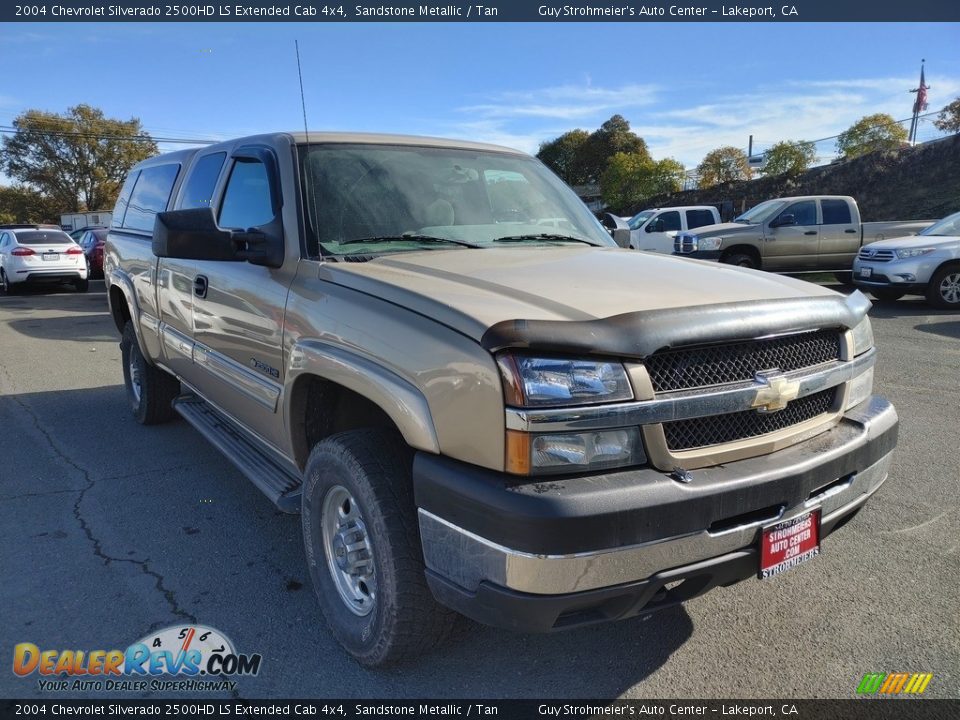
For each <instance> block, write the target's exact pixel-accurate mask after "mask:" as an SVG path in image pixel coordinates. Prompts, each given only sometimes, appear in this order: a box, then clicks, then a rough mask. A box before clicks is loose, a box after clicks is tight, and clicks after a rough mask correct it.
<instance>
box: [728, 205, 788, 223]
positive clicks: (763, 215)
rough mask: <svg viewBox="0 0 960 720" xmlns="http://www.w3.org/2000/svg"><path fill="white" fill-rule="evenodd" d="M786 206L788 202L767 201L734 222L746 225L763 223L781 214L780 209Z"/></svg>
mask: <svg viewBox="0 0 960 720" xmlns="http://www.w3.org/2000/svg"><path fill="white" fill-rule="evenodd" d="M784 205H786V200H767V201H766V202H762V203H760V204H759V205H755V206H754V207H752V208H750V209H749V210H747V211H746V212H745V213H744V214H743V215H740V216H739V217H735V218H734V219H733V221H734V222H737V223H743V224H745V225H756V224H757V223H763V222H766V221H767V220H769V219H770V218H772V217H773V216H774V215H776V214H777V213H778V212H780V208H782V207H783V206H784Z"/></svg>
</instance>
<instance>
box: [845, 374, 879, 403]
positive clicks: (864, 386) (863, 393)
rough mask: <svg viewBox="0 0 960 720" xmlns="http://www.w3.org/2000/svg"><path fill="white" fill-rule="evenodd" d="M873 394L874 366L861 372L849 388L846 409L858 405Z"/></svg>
mask: <svg viewBox="0 0 960 720" xmlns="http://www.w3.org/2000/svg"><path fill="white" fill-rule="evenodd" d="M872 394H873V368H870V369H869V370H867V371H866V372H863V373H860V374H859V375H857V377H855V378H854V379H853V380H851V381H850V384H849V386H848V388H847V406H846V407H845V408H844V410H849V409H850V408H852V407H856V406H857V405H859V404H860V403H862V402H863V401H864V400H866V399H867V398H868V397H870V395H872Z"/></svg>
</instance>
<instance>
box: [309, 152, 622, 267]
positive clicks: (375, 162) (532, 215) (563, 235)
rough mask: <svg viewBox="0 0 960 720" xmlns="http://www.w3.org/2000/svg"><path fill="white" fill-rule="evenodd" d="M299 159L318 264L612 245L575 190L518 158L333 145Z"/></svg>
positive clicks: (534, 163)
mask: <svg viewBox="0 0 960 720" xmlns="http://www.w3.org/2000/svg"><path fill="white" fill-rule="evenodd" d="M299 150H300V153H299V155H300V164H301V168H300V170H301V182H302V184H303V187H304V195H305V202H304V205H305V208H306V214H307V217H308V220H307V225H308V231H309V232H308V237H309V236H311V235H312V238H311V243H312V247H311V248H310V250H311V254H314V255H316V254H324V255H371V254H377V253H381V252H397V251H402V250H458V249H460V250H462V249H463V248H465V247H466V248H471V247H489V246H496V247H513V246H516V245H526V244H541V245H560V244H564V245H570V246H571V247H575V246H576V245H579V244H581V243H583V242H586V243H589V244H591V245H603V246H613V245H614V243H613V241H612V239H611V238H610V236H609V235H608V234H607V233H606V231H605V230H604V229H603V226H602V225H600V223H599V222H598V221H597V220H596V218H594V217H593V215H591V214H590V211H589V210H587V207H586V206H585V205H584V204H583V202H582V201H581V200H580V199H579V198H578V197H577V196H576V195H575V194H574V193H573V191H572V190H570V189H569V188H568V187H567V186H566V185H564V184H563V183H562V182H561V181H560V180H559V179H558V178H557V177H556V176H554V175H553V174H552V173H551V172H550V171H549V170H547V169H546V168H545V167H544V166H543V165H541V164H540V163H539V162H538V161H536V160H534V159H533V158H530V157H527V156H524V155H519V154H518V155H514V154H510V153H505V152H504V153H500V152H494V151H478V150H472V149H462V148H444V147H437V148H435V147H420V146H405V145H381V144H337V143H330V144H310V145H309V146H307V145H301V146H300V148H299ZM444 241H446V242H444ZM318 246H319V247H318Z"/></svg>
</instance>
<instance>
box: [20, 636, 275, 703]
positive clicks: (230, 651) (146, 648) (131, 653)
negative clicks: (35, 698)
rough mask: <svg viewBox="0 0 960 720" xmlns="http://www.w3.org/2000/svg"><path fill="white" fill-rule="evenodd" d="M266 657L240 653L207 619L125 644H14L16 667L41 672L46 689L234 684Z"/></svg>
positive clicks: (182, 687) (231, 686)
mask: <svg viewBox="0 0 960 720" xmlns="http://www.w3.org/2000/svg"><path fill="white" fill-rule="evenodd" d="M261 661H262V657H261V656H260V655H259V654H252V655H245V654H243V653H238V652H237V651H236V650H235V649H234V647H233V643H232V642H231V641H230V639H229V638H228V637H227V636H226V635H224V634H223V633H222V632H220V631H219V630H216V629H214V628H211V627H207V626H205V625H187V626H183V625H175V626H171V627H168V628H164V629H163V630H160V631H159V632H156V633H151V634H149V635H147V636H146V637H144V638H141V639H140V640H138V641H137V642H135V643H133V644H132V645H130V646H129V647H128V648H127V649H126V650H41V649H40V648H39V647H38V646H36V645H34V644H33V643H29V642H25V643H19V644H18V645H16V646H15V647H14V648H13V672H14V673H15V674H16V675H19V676H20V677H30V676H32V675H34V674H37V675H39V676H40V678H39V680H38V682H39V688H40V690H41V691H46V692H56V691H67V690H69V691H76V690H81V691H82V690H97V691H102V690H117V691H134V692H142V691H145V690H161V691H164V690H165V691H171V690H173V691H177V690H179V691H202V690H210V691H214V690H221V691H222V690H234V689H236V686H237V683H236V682H235V681H233V680H232V679H231V678H232V677H235V676H238V675H256V674H257V673H259V672H260V663H261ZM64 676H66V678H64ZM164 676H168V677H169V676H173V677H178V678H183V679H175V680H174V679H162V678H163V677H164Z"/></svg>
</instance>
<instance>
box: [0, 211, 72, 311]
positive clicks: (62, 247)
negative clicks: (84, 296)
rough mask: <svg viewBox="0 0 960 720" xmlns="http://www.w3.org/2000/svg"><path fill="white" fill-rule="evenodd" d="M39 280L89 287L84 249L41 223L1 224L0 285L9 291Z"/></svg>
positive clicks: (6, 291) (61, 232)
mask: <svg viewBox="0 0 960 720" xmlns="http://www.w3.org/2000/svg"><path fill="white" fill-rule="evenodd" d="M38 283H70V284H71V285H73V287H74V288H75V289H76V290H77V291H78V292H86V291H87V288H88V287H89V283H90V281H89V279H88V277H87V261H86V258H85V257H84V255H83V249H82V248H81V247H80V246H79V245H77V244H76V243H75V242H74V241H73V239H72V238H71V237H70V236H69V235H67V234H66V233H65V232H63V230H57V229H54V228H49V227H44V226H40V225H0V288H2V290H3V292H4V294H10V293H11V292H13V291H15V290H16V289H17V288H18V287H22V286H24V285H27V284H38Z"/></svg>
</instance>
